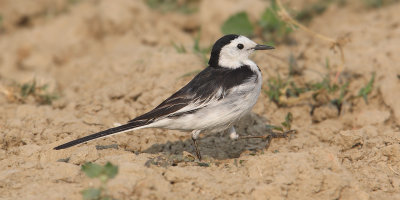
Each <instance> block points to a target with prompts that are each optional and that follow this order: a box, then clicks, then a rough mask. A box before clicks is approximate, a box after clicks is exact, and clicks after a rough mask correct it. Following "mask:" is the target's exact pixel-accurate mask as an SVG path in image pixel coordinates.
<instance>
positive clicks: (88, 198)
mask: <svg viewBox="0 0 400 200" xmlns="http://www.w3.org/2000/svg"><path fill="white" fill-rule="evenodd" d="M100 195H101V190H100V189H97V188H89V189H86V190H83V191H82V197H83V199H84V200H95V199H99V198H100Z"/></svg>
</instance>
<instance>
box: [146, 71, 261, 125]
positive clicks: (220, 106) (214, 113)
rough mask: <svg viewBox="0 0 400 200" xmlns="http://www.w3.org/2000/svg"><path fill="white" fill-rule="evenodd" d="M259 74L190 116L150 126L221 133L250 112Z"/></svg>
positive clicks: (257, 94) (259, 86)
mask: <svg viewBox="0 0 400 200" xmlns="http://www.w3.org/2000/svg"><path fill="white" fill-rule="evenodd" d="M261 84H262V78H261V73H257V77H255V78H253V79H249V80H248V81H247V82H245V83H243V84H242V85H240V86H238V87H234V88H232V89H231V90H230V91H229V93H228V94H227V95H226V96H224V98H223V99H221V100H218V101H213V102H212V103H210V104H209V105H207V106H206V107H203V108H201V109H199V110H198V111H196V112H194V113H192V114H186V115H183V116H180V117H177V118H165V119H162V120H159V121H158V122H155V123H153V124H152V126H151V127H159V128H166V129H177V130H187V131H191V130H203V131H213V132H215V131H222V130H225V129H227V128H229V127H230V126H231V125H232V124H233V123H234V122H235V121H237V120H239V119H240V118H241V117H243V116H244V115H246V114H247V113H249V112H250V111H251V109H252V108H253V106H254V105H255V103H256V102H257V99H258V96H259V95H260V91H261Z"/></svg>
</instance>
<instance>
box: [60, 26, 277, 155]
mask: <svg viewBox="0 0 400 200" xmlns="http://www.w3.org/2000/svg"><path fill="white" fill-rule="evenodd" d="M271 49H274V47H272V46H268V45H262V44H257V43H256V42H254V41H252V40H250V39H249V38H247V37H246V36H242V35H237V34H228V35H224V36H223V37H221V38H220V39H218V40H217V41H216V42H215V44H214V45H213V47H212V50H211V55H210V59H209V61H208V66H207V67H206V68H204V69H203V70H202V71H201V72H199V73H198V74H197V75H196V76H195V77H194V78H193V79H192V80H191V81H190V82H189V83H187V84H186V85H185V86H183V87H182V88H181V89H180V90H178V91H177V92H175V93H174V94H172V95H171V96H170V97H169V98H167V99H166V100H164V101H163V102H162V103H161V104H160V105H158V106H157V107H155V108H154V109H153V110H151V111H149V112H147V113H145V114H143V115H140V116H138V117H136V118H134V119H132V120H130V121H128V122H127V123H126V124H123V125H120V126H117V127H114V128H110V129H107V130H104V131H100V132H98V133H94V134H91V135H88V136H85V137H82V138H79V139H76V140H73V141H70V142H67V143H65V144H62V145H59V146H57V147H55V148H54V149H55V150H60V149H65V148H69V147H72V146H75V145H78V144H81V143H84V142H87V141H90V140H94V139H97V138H102V137H106V136H110V135H114V134H117V133H124V132H127V131H133V130H138V129H142V128H162V129H171V130H181V131H187V132H190V131H191V138H192V141H193V145H194V150H195V153H196V156H197V158H198V159H199V160H201V153H200V151H199V148H198V143H197V139H198V137H199V134H200V133H202V132H203V133H209V132H221V131H226V130H228V134H229V137H230V138H231V139H233V140H235V139H237V138H239V135H238V134H237V133H236V130H235V128H234V126H233V125H234V124H235V122H237V121H238V120H239V119H240V118H241V117H243V116H244V115H246V114H248V113H249V112H250V111H251V109H252V108H253V106H254V105H255V104H256V102H257V99H258V97H259V95H260V91H261V85H262V75H261V70H260V68H259V67H258V66H257V64H256V63H254V62H253V61H252V60H250V58H249V56H250V55H251V54H252V53H253V52H254V51H256V50H271Z"/></svg>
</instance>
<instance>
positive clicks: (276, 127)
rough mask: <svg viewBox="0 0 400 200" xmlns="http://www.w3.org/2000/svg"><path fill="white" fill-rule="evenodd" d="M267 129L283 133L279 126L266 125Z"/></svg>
mask: <svg viewBox="0 0 400 200" xmlns="http://www.w3.org/2000/svg"><path fill="white" fill-rule="evenodd" d="M267 128H268V129H272V130H276V131H283V128H282V127H280V126H275V125H267Z"/></svg>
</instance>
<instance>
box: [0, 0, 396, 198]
mask: <svg viewBox="0 0 400 200" xmlns="http://www.w3.org/2000/svg"><path fill="white" fill-rule="evenodd" d="M399 2H400V1H398V0H354V1H350V0H296V1H288V0H276V1H275V0H218V1H214V0H114V1H109V0H35V1H26V0H25V1H24V0H0V105H1V106H0V113H1V114H0V133H1V135H0V171H2V170H3V172H0V177H2V178H0V196H6V197H10V198H11V199H27V197H28V196H29V197H30V198H29V199H43V196H44V197H46V198H47V199H62V198H67V199H79V198H81V195H80V191H81V190H82V189H83V188H84V187H86V186H87V185H88V184H89V181H88V180H87V179H85V177H83V176H81V175H80V174H79V166H80V165H81V164H83V163H84V162H87V161H96V162H99V163H105V161H108V160H110V161H113V163H115V164H117V165H119V166H120V169H121V171H120V175H117V176H116V178H115V180H113V182H110V188H111V191H114V192H111V193H112V194H113V195H115V196H116V197H118V198H119V199H128V198H129V197H136V198H144V199H146V198H152V197H154V198H155V199H162V198H167V199H168V198H190V199H195V198H198V197H199V195H204V196H203V197H204V199H211V198H214V197H216V196H218V197H220V198H221V199H232V198H233V199H235V198H238V199H243V198H247V197H252V198H254V199H265V197H266V196H270V197H271V198H272V199H274V198H275V199H281V198H288V199H294V198H300V199H383V198H385V199H400V178H399V174H400V165H399V164H400V145H399V142H400V137H399V133H400V103H399V99H400V64H399V63H400V57H399V56H397V54H398V52H400V21H399V19H400V13H399V10H400V3H399ZM230 33H235V34H241V35H245V36H247V37H249V38H251V39H252V40H254V41H256V42H257V43H260V44H269V45H273V46H275V48H276V49H275V50H274V51H268V52H257V53H256V54H255V55H253V56H252V59H253V60H254V61H255V62H256V63H257V64H258V65H259V67H260V69H261V71H262V73H263V91H262V94H261V95H260V98H259V101H258V103H257V104H256V106H255V108H254V110H253V114H252V115H251V116H250V117H249V118H246V120H244V122H243V123H241V124H239V125H238V129H240V132H239V133H240V134H242V135H246V134H253V135H254V134H264V133H265V132H266V131H267V130H275V131H284V130H289V129H296V130H297V131H298V134H296V135H294V136H293V137H291V139H290V140H286V139H279V140H276V141H275V140H274V141H273V142H272V144H271V147H270V148H269V149H268V150H267V149H264V147H265V142H262V141H259V140H250V141H247V142H245V141H236V142H234V141H230V140H229V138H228V137H227V136H226V135H225V134H223V133H220V134H216V135H212V136H204V138H203V139H202V140H203V141H202V142H200V149H201V150H202V153H203V152H204V154H205V156H206V158H207V159H206V162H207V163H208V167H202V166H199V165H197V164H196V163H193V162H187V160H185V159H183V158H182V157H185V156H186V157H187V156H188V155H190V154H193V150H192V148H191V142H190V138H189V135H188V134H187V133H182V132H179V131H165V130H150V129H149V130H141V131H138V132H132V133H127V134H121V135H118V136H113V137H110V138H107V139H102V140H99V141H96V142H92V143H89V144H87V145H81V146H79V147H76V148H73V149H69V150H66V151H57V152H55V151H52V150H51V148H52V147H54V146H56V145H58V144H61V143H63V142H66V141H69V140H70V139H75V138H77V137H82V136H84V135H87V134H88V133H93V132H96V131H100V130H102V129H105V128H109V127H112V126H115V125H117V124H120V123H124V122H126V121H128V120H129V119H132V118H134V117H135V116H138V115H140V114H143V113H144V112H146V111H149V110H150V109H151V108H153V107H155V106H157V105H158V104H159V103H161V102H162V100H164V99H165V98H167V97H168V96H169V95H170V94H172V93H173V92H175V91H176V90H177V89H179V88H181V87H182V86H183V85H184V84H186V83H187V82H188V81H190V80H191V79H192V78H193V77H194V75H195V74H197V73H198V72H200V71H201V70H202V69H204V68H205V67H207V62H208V58H209V53H210V49H211V47H212V45H213V43H214V42H215V41H216V40H217V39H218V38H220V37H221V36H223V35H224V34H230ZM265 124H268V126H266V125H265ZM99 144H100V145H110V144H117V145H116V146H114V147H116V148H111V149H105V150H101V148H100V149H99V148H97V147H96V145H99ZM264 151H265V153H264ZM132 152H134V153H135V154H133V153H132ZM169 155H173V156H178V157H179V158H182V159H181V160H179V159H178V160H179V162H178V164H177V163H176V162H175V161H176V160H173V159H176V157H173V158H171V157H169ZM159 156H161V157H162V159H159V160H157V159H158V158H160V157H159ZM186 157H185V158H186ZM155 158H157V159H156V161H155V160H154V159H155ZM60 159H61V162H60ZM62 159H64V160H62ZM65 159H66V160H65ZM171 159H172V160H173V161H171ZM237 159H240V160H237ZM160 160H161V161H160ZM149 161H151V162H149ZM132 163H135V164H132ZM145 163H146V165H147V164H148V163H151V164H149V165H150V166H153V165H162V166H164V167H165V166H171V165H173V166H174V167H173V168H172V167H171V168H160V167H159V166H157V167H150V168H149V167H148V166H147V167H146V166H145V165H144V164H145ZM160 163H162V164H160ZM171 163H172V164H171ZM202 165H204V164H202ZM271 169H274V170H271ZM232 173H235V174H236V175H235V176H234V177H232V176H231V175H232ZM43 174H44V175H43ZM121 174H122V175H129V176H121ZM165 174H167V175H165ZM131 175H132V176H131ZM210 182H212V183H213V184H212V186H211V187H210ZM128 183H129V184H128ZM175 183H179V184H175ZM15 185H17V186H18V187H17V186H15ZM49 188H51V190H49ZM154 188H155V189H154ZM310 188H312V189H310ZM54 191H59V192H54ZM190 191H191V192H190ZM205 191H206V192H205ZM204 192H205V193H204ZM154 198H153V199H154Z"/></svg>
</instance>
